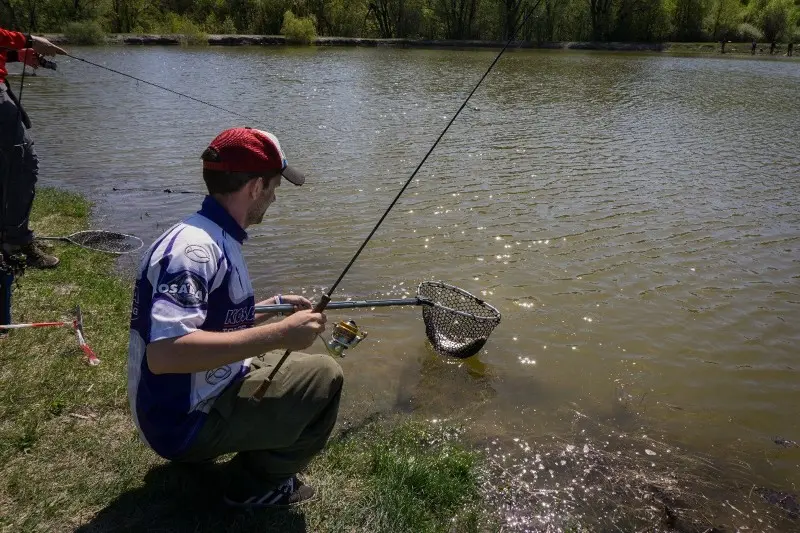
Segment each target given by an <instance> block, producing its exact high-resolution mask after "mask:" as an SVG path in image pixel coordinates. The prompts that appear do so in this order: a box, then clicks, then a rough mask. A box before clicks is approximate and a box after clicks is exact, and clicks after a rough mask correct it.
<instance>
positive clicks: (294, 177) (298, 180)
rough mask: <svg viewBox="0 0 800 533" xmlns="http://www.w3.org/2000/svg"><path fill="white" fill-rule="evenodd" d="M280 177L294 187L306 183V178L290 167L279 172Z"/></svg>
mask: <svg viewBox="0 0 800 533" xmlns="http://www.w3.org/2000/svg"><path fill="white" fill-rule="evenodd" d="M281 175H282V176H283V177H284V178H286V179H287V180H289V181H290V182H291V183H294V184H295V185H302V184H303V183H305V182H306V177H305V176H304V175H303V174H302V173H301V172H298V171H297V170H295V169H293V168H292V167H290V166H287V167H286V168H284V169H283V170H281Z"/></svg>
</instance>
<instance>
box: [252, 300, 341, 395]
mask: <svg viewBox="0 0 800 533" xmlns="http://www.w3.org/2000/svg"><path fill="white" fill-rule="evenodd" d="M331 292H333V291H331ZM330 301H331V297H330V295H329V294H323V295H322V299H321V300H320V301H319V302H318V303H317V305H316V306H314V312H315V313H321V312H323V311H324V310H325V308H326V307H327V306H328V302H330ZM290 353H292V351H291V350H286V351H285V352H284V353H283V357H281V358H280V360H279V361H278V364H276V365H275V368H273V369H272V372H270V373H269V376H267V379H265V380H264V382H263V383H262V384H261V385H259V386H258V388H257V389H256V390H255V392H254V393H253V395H252V396H251V397H250V400H251V401H256V402H259V401H261V399H262V398H263V397H264V395H265V394H266V393H267V389H269V386H270V384H271V383H272V380H273V379H274V378H275V375H276V374H277V373H278V370H280V368H281V366H283V363H284V361H286V358H287V357H289V354H290Z"/></svg>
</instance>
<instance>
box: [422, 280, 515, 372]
mask: <svg viewBox="0 0 800 533" xmlns="http://www.w3.org/2000/svg"><path fill="white" fill-rule="evenodd" d="M417 297H418V298H419V300H420V302H421V303H422V320H423V322H424V323H425V334H426V336H427V337H428V341H429V342H430V344H431V346H432V347H433V349H434V351H435V352H436V353H438V354H439V355H443V356H450V357H457V358H459V359H466V358H468V357H472V356H473V355H475V354H477V353H478V352H479V351H480V350H481V349H483V346H484V345H485V344H486V341H487V340H488V339H489V335H491V333H492V331H493V330H494V328H495V327H496V326H497V325H498V324H499V323H500V311H498V310H497V309H496V308H495V307H494V306H492V305H490V304H488V303H486V302H485V301H483V300H482V299H481V298H478V297H477V296H475V295H474V294H471V293H469V292H467V291H465V290H464V289H460V288H458V287H455V286H453V285H449V284H447V283H443V282H441V281H423V282H422V283H420V284H419V287H418V289H417Z"/></svg>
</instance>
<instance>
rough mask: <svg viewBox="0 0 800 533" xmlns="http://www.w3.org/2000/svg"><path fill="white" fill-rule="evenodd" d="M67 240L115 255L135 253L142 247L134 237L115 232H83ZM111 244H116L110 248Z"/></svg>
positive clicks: (140, 240)
mask: <svg viewBox="0 0 800 533" xmlns="http://www.w3.org/2000/svg"><path fill="white" fill-rule="evenodd" d="M68 238H69V240H70V241H72V242H74V243H75V244H77V245H78V246H83V247H84V248H89V249H92V250H97V251H100V252H105V253H109V254H117V255H122V254H129V253H132V252H136V251H138V250H140V249H141V248H142V247H143V246H144V242H143V241H142V239H140V238H139V237H137V236H136V235H129V234H127V233H119V232H116V231H106V230H83V231H78V232H75V233H73V234H72V235H70V236H69V237H68ZM98 241H99V242H98ZM112 243H117V244H115V245H114V246H113V247H112V246H111V245H112Z"/></svg>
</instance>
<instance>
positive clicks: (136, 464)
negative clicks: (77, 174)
mask: <svg viewBox="0 0 800 533" xmlns="http://www.w3.org/2000/svg"><path fill="white" fill-rule="evenodd" d="M89 214H90V205H89V204H88V203H87V202H86V201H85V200H84V199H82V198H81V197H79V196H76V195H74V194H69V193H65V192H60V191H55V190H47V189H44V190H41V191H39V192H38V194H37V198H36V203H35V205H34V211H33V215H32V220H33V222H32V226H33V228H34V230H35V231H36V232H37V233H38V234H40V235H64V234H68V233H71V232H73V231H76V230H79V229H83V228H86V227H87V226H88V223H89ZM55 252H56V253H57V254H58V255H59V257H60V258H61V264H60V265H59V266H58V268H56V269H54V270H49V271H39V270H29V271H28V272H26V273H25V275H24V276H23V277H21V278H20V279H19V280H18V281H19V283H18V285H17V286H16V287H15V288H14V299H13V304H14V321H15V322H23V321H50V320H57V319H61V318H69V317H70V315H71V312H72V309H74V307H75V306H76V305H77V304H80V305H81V308H82V310H83V315H84V323H85V325H84V327H85V332H86V336H87V339H88V341H89V343H90V344H91V345H92V347H93V348H94V350H95V352H96V353H97V355H98V357H99V358H100V359H101V361H102V362H101V364H100V365H99V366H95V367H91V366H88V365H87V364H86V363H85V362H84V361H83V359H82V352H81V351H80V350H79V349H78V346H77V342H76V340H75V337H74V334H73V333H72V332H71V330H69V329H66V328H44V329H37V330H18V331H15V332H13V333H12V334H11V335H10V336H9V337H8V338H5V339H2V340H0V531H8V532H11V531H14V532H17V531H22V532H27V531H47V532H58V531H74V530H76V529H78V530H80V531H92V532H95V531H98V532H102V531H143V530H158V531H176V532H177V531H209V532H210V531H214V532H218V531H259V532H263V531H281V532H295V531H309V532H326V531H331V532H333V531H337V532H338V531H347V532H356V531H365V532H366V531H369V532H398V533H399V532H407V531H414V532H434V531H442V532H451V531H455V532H461V531H463V532H470V531H486V530H494V528H492V527H491V525H490V524H491V522H489V519H488V517H487V514H486V513H485V512H484V510H483V508H482V502H481V498H480V491H479V485H480V483H481V475H482V474H481V472H482V467H481V461H480V456H478V455H476V453H474V452H472V451H470V450H469V449H467V448H465V447H464V446H462V445H461V444H459V442H458V439H456V438H451V437H449V436H448V434H447V432H446V431H445V430H444V429H442V428H440V427H438V426H430V425H427V424H425V423H419V422H413V421H408V420H404V421H387V420H384V421H380V422H370V423H368V424H366V425H364V426H363V427H361V428H359V429H357V430H353V431H349V432H343V433H339V435H338V436H337V437H334V439H332V441H331V443H330V444H329V446H328V447H327V448H326V450H325V452H323V454H321V455H320V456H319V457H318V458H317V459H316V460H315V461H314V462H313V463H312V465H311V467H310V471H309V472H308V474H307V476H306V477H307V480H308V482H309V483H311V484H312V485H314V486H315V487H317V488H318V489H319V491H320V496H319V497H318V498H317V499H316V500H315V501H313V502H310V503H309V504H307V505H304V506H302V507H301V508H300V509H298V510H293V511H291V512H288V511H286V512H257V513H245V512H237V511H233V510H230V509H228V508H226V507H225V506H224V505H223V504H222V501H221V496H222V495H221V494H220V492H219V488H218V487H219V486H221V485H222V483H221V482H220V476H224V475H225V473H224V472H225V467H224V462H225V461H224V460H221V461H219V462H218V463H217V464H214V465H209V466H208V467H207V468H202V469H197V468H194V469H190V468H187V467H184V466H180V465H175V464H171V463H168V462H166V461H163V460H162V459H160V458H158V457H157V456H156V455H155V454H154V453H153V452H151V451H150V450H149V449H148V448H147V447H146V446H144V445H143V444H142V443H141V442H140V441H139V439H138V437H137V435H136V431H135V429H134V427H133V424H132V422H131V420H130V416H129V412H128V400H127V392H126V357H127V342H128V316H129V307H130V295H131V286H132V282H131V280H129V279H121V278H119V277H117V276H116V275H115V274H114V273H113V268H114V264H113V259H112V258H111V257H108V256H106V255H104V254H100V253H95V252H91V251H88V250H84V249H81V248H79V247H77V246H73V245H63V246H62V245H60V244H58V245H56V246H55Z"/></svg>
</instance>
